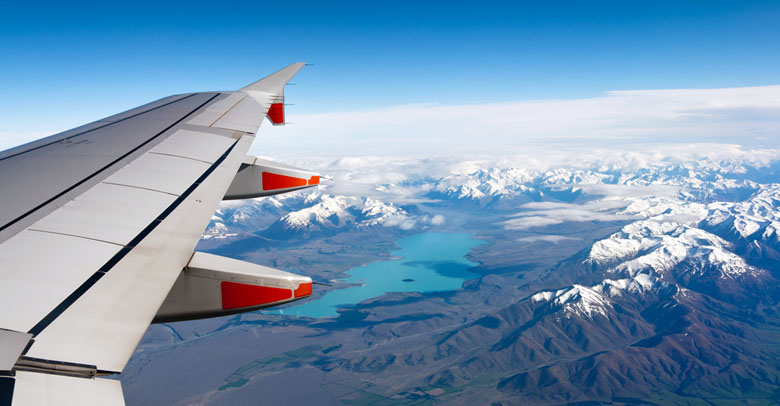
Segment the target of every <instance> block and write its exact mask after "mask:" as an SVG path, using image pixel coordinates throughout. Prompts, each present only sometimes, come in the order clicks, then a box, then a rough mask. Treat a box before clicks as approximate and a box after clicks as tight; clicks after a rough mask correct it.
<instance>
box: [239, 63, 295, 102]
mask: <svg viewBox="0 0 780 406" xmlns="http://www.w3.org/2000/svg"><path fill="white" fill-rule="evenodd" d="M304 66H306V63H305V62H295V63H292V64H290V65H287V66H285V67H284V68H282V69H279V70H278V71H276V72H274V73H272V74H270V75H268V76H266V77H264V78H262V79H260V80H258V81H257V82H254V83H252V84H250V85H248V86H245V87H242V88H241V89H239V91H256V92H267V93H272V94H278V95H280V94H282V93H283V90H284V86H285V85H287V83H288V82H289V81H290V79H292V78H293V76H295V74H297V73H298V71H300V70H301V69H303V67H304Z"/></svg>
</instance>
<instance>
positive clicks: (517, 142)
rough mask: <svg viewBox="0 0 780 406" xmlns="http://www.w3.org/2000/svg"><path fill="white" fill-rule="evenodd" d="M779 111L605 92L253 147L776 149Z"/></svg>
mask: <svg viewBox="0 0 780 406" xmlns="http://www.w3.org/2000/svg"><path fill="white" fill-rule="evenodd" d="M777 109H780V86H761V87H745V88H728V89H678V90H636V91H611V92H606V93H604V94H603V95H601V96H598V97H591V98H581V99H572V100H537V101H519V102H509V103H483V104H463V105H407V106H398V107H393V108H387V109H381V110H375V111H361V112H343V113H328V114H302V115H297V116H296V117H295V122H296V125H294V126H287V127H284V128H271V126H268V127H264V128H263V130H262V136H261V139H262V141H258V143H257V145H256V146H255V148H257V150H258V151H260V150H262V151H263V153H266V154H271V155H279V154H282V155H296V154H297V155H299V156H301V155H306V156H318V155H319V156H323V155H328V156H334V157H335V156H345V155H375V156H396V157H412V156H415V157H419V156H432V155H448V154H460V155H468V154H498V155H508V154H516V153H522V152H524V151H526V150H528V149H535V148H538V147H545V146H550V145H554V146H555V147H557V148H562V149H564V150H566V149H573V150H574V151H576V150H578V149H580V148H582V147H583V146H584V147H588V148H598V147H601V148H605V147H606V148H607V149H613V148H614V147H616V146H631V145H634V144H649V145H647V146H650V147H651V146H652V145H653V144H655V145H657V146H659V145H660V144H669V143H673V144H678V143H684V144H688V143H696V144H699V143H718V144H734V145H741V146H756V147H763V148H778V147H780V137H777V134H778V133H780V115H778V114H776V111H777ZM291 146H294V147H291ZM622 149H623V150H626V149H628V150H630V148H622ZM613 153H615V151H614V150H613ZM629 158H630V157H629ZM537 159H545V157H539V158H537Z"/></svg>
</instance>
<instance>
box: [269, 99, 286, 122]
mask: <svg viewBox="0 0 780 406" xmlns="http://www.w3.org/2000/svg"><path fill="white" fill-rule="evenodd" d="M268 119H269V120H271V122H272V123H274V124H284V103H273V104H271V107H270V108H268Z"/></svg>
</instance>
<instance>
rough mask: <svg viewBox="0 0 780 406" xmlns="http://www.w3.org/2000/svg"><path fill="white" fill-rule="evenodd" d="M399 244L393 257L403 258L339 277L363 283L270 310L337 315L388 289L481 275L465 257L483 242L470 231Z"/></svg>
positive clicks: (443, 286) (442, 284)
mask: <svg viewBox="0 0 780 406" xmlns="http://www.w3.org/2000/svg"><path fill="white" fill-rule="evenodd" d="M397 243H398V245H399V246H400V247H401V248H400V249H398V250H395V251H393V256H394V257H400V258H398V259H395V260H390V261H383V262H373V263H371V264H368V265H366V266H361V267H357V268H353V269H351V270H349V271H347V274H349V275H350V276H349V277H348V278H346V279H341V280H340V282H342V283H360V284H361V285H360V286H355V287H350V288H346V289H337V290H333V291H331V292H328V293H327V294H326V295H325V296H323V297H321V298H319V299H317V300H314V301H311V302H308V303H304V304H301V305H298V306H292V307H288V308H286V309H281V310H276V311H269V312H268V313H276V314H286V315H297V316H308V317H334V316H338V313H337V312H336V309H338V308H340V307H345V306H353V305H355V304H357V303H359V302H361V301H363V300H366V299H370V298H373V297H377V296H382V295H383V294H385V293H388V292H434V291H442V290H454V289H459V288H460V287H461V286H462V285H463V281H465V280H467V279H473V278H476V277H477V276H478V274H476V273H473V272H471V271H470V268H473V267H475V266H477V265H478V264H477V263H475V262H471V261H469V260H467V259H466V258H465V256H466V254H468V253H469V251H470V250H471V249H472V248H474V247H476V246H477V245H480V244H482V243H483V241H480V240H477V239H475V238H474V237H473V236H471V235H470V234H443V233H424V234H417V235H414V236H411V237H407V238H404V239H401V240H398V242H397ZM315 288H316V286H315Z"/></svg>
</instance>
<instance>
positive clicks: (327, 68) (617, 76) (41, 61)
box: [0, 0, 780, 154]
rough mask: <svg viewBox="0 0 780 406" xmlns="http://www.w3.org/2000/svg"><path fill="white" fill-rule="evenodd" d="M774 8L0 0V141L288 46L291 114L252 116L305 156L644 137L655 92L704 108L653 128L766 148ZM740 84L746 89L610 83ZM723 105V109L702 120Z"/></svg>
mask: <svg viewBox="0 0 780 406" xmlns="http://www.w3.org/2000/svg"><path fill="white" fill-rule="evenodd" d="M777 21H780V3H778V2H776V1H717V0H715V1H713V0H709V1H651V2H627V1H592V2H584V1H545V2H539V1H533V2H525V1H511V2H502V1H480V2H474V1H469V2H466V1H446V2H439V1H430V2H422V1H393V2H371V1H278V2H267V1H239V2H231V1H223V2H218V3H217V2H213V1H212V2H200V1H186V2H183V1H170V2H147V1H135V2H56V3H46V2H3V3H2V4H0V49H2V51H3V63H0V92H1V93H2V95H3V96H4V97H3V98H2V101H0V147H3V148H5V147H9V146H12V145H15V144H16V143H18V142H21V141H24V140H28V139H30V138H37V137H40V136H44V135H48V134H51V133H54V132H58V131H63V130H66V129H68V128H72V127H75V126H77V125H80V124H83V123H85V122H89V121H93V120H96V119H99V118H101V117H105V116H108V115H111V114H114V113H116V112H119V111H122V110H125V109H129V108H132V107H135V106H138V105H140V104H144V103H146V102H149V101H152V100H155V99H158V98H161V97H164V96H167V95H170V94H175V93H182V92H190V91H200V90H233V89H237V88H240V87H242V86H244V85H246V84H248V83H250V82H252V81H254V80H256V79H258V78H259V77H262V76H264V75H266V74H268V73H270V72H272V71H275V70H277V69H279V68H281V67H283V66H285V65H287V64H289V63H292V62H296V61H303V62H308V63H312V64H313V66H308V67H306V68H305V69H304V70H303V71H302V72H301V73H300V74H299V76H298V77H296V78H295V79H294V81H293V83H294V86H290V87H288V89H287V91H286V94H287V100H288V102H289V103H292V104H294V105H293V106H290V107H289V109H288V116H289V118H290V120H291V121H293V122H295V123H296V124H295V125H293V126H287V127H285V128H284V129H283V130H281V129H277V128H274V129H272V130H268V127H270V126H264V129H263V130H264V131H268V133H269V145H271V144H273V145H274V147H272V148H271V147H269V148H267V149H266V150H264V151H265V152H269V153H284V150H285V147H284V143H285V140H288V139H290V138H291V137H292V135H294V137H295V138H294V139H296V140H301V138H302V137H303V139H304V140H309V141H312V142H311V145H316V148H317V149H312V150H310V151H307V153H310V154H316V153H317V152H318V151H320V150H322V149H323V148H325V149H328V146H329V140H330V139H334V138H338V139H339V140H340V141H339V142H341V144H338V145H337V148H330V149H329V151H328V152H334V151H335V152H337V153H340V152H341V149H342V148H346V147H348V146H352V147H354V146H355V145H360V148H352V150H351V151H349V152H350V153H353V154H372V153H380V152H387V153H389V152H392V153H402V152H403V151H404V148H401V147H399V146H398V145H393V142H392V138H393V137H394V136H403V137H405V138H406V139H408V140H409V141H414V140H416V139H423V140H424V141H425V143H426V145H427V147H426V148H425V149H421V151H422V152H425V153H433V152H436V151H442V150H443V149H442V148H443V147H444V146H446V145H448V144H453V145H454V146H455V147H457V148H456V149H458V150H459V151H460V150H464V151H470V150H474V148H475V146H479V147H482V150H485V151H484V152H488V153H489V152H490V151H489V148H487V146H490V145H493V146H494V147H495V148H503V147H505V146H507V145H510V144H512V145H515V144H517V143H522V142H524V141H525V140H526V139H525V138H522V137H521V135H528V134H530V137H531V138H532V139H533V140H535V141H538V140H540V139H547V138H550V137H551V138H554V139H557V140H563V139H567V138H569V137H572V138H579V139H582V138H583V137H589V136H595V135H594V134H596V133H598V135H599V136H600V137H602V138H604V137H606V138H604V139H615V138H616V137H618V138H626V137H625V136H624V135H621V134H620V133H619V132H620V131H622V130H625V132H626V133H630V134H633V135H632V136H631V137H629V138H631V139H632V140H633V141H636V142H639V141H642V137H646V138H648V140H649V141H652V136H653V132H652V131H648V130H652V128H653V127H654V126H657V123H656V122H650V123H648V121H647V120H648V119H651V120H652V118H653V115H652V114H651V113H652V112H653V111H654V109H655V108H656V107H658V108H660V109H661V110H663V111H664V112H666V113H669V114H672V115H674V114H677V115H678V116H677V118H678V119H679V118H680V117H679V114H682V115H683V116H685V115H686V114H687V115H690V114H691V113H690V111H696V112H697V113H696V114H694V116H695V117H694V119H693V121H696V123H700V124H701V125H699V126H696V125H693V126H692V125H691V123H685V124H686V125H683V126H679V125H677V124H678V123H672V124H674V125H672V124H669V122H668V117H666V119H667V120H666V121H664V123H665V124H664V125H665V126H666V127H665V128H666V129H665V130H664V131H665V132H664V133H663V135H662V137H661V138H664V139H670V140H671V139H672V138H675V137H682V138H683V139H684V140H686V142H687V141H691V142H700V141H707V140H706V139H704V138H706V131H709V130H710V129H713V128H715V129H719V130H720V133H718V134H715V138H716V140H715V141H716V142H734V140H733V139H732V138H733V137H742V135H740V134H748V135H747V137H748V138H750V137H752V138H750V140H749V141H747V142H744V143H745V144H748V145H758V146H766V145H764V144H766V143H767V141H766V140H767V139H768V140H770V141H771V140H773V139H774V138H780V137H777V135H778V134H777V133H776V132H775V131H776V130H777V128H778V127H780V126H778V120H777V119H776V118H774V116H775V115H776V114H775V111H776V110H775V109H777V107H778V105H777V104H778V103H776V102H777V97H778V93H780V91H778V88H776V87H772V85H780V69H778V67H780V47H777V43H778V40H780V24H777ZM741 87H752V88H754V89H755V91H753V92H748V93H745V92H743V91H739V90H736V93H728V92H727V91H715V92H714V93H713V94H711V95H707V94H705V95H701V94H699V93H697V92H695V91H693V92H688V93H684V94H683V93H680V92H676V93H675V92H667V93H658V92H656V93H652V92H650V93H636V92H635V93H626V92H623V93H621V92H615V91H629V90H630V91H637V90H646V91H647V90H650V91H659V90H664V89H729V88H741ZM724 92H725V93H724ZM637 95H639V96H637ZM735 95H736V96H739V97H742V99H739V100H737V101H736V102H734V101H735V100H734V97H736V96H735ZM640 96H645V97H640ZM710 96H712V97H713V98H714V99H713V98H711V97H710ZM754 96H756V97H758V99H760V100H762V103H763V104H761V103H756V102H754V101H753V100H752V98H753V97H754ZM713 100H714V101H713ZM632 103H634V104H632ZM692 103H693V104H692ZM695 103H699V104H698V105H697V104H695ZM722 103H726V104H729V108H731V110H729V111H728V112H724V111H720V110H719V111H718V112H716V113H717V114H714V115H715V116H717V117H718V119H717V120H715V121H712V120H709V121H707V117H710V116H712V110H711V109H712V108H716V109H717V108H720V107H721V105H722ZM539 104H541V105H542V106H541V108H542V110H539V109H540V106H539ZM616 106H618V107H616ZM620 106H622V107H620ZM600 109H612V110H606V114H605V111H604V110H600ZM708 109H710V110H708ZM497 111H498V113H497ZM613 111H614V112H616V115H615V116H614V117H612V116H611V115H610V112H613ZM633 111H638V113H637V114H635V115H632V113H631V112H633ZM556 112H559V113H560V114H557V115H556ZM499 113H500V114H499ZM590 113H593V115H594V116H593V117H591V116H588V114H590ZM726 113H727V114H726ZM708 114H709V115H710V116H708ZM518 115H525V116H523V117H524V118H523V119H517V116H518ZM528 115H530V116H528ZM605 115H606V116H608V117H606V118H605ZM513 116H514V118H513ZM726 116H728V119H727V118H724V117H726ZM686 117H687V116H686ZM429 118H430V120H429ZM571 118H574V119H575V120H573V121H572V120H570V119H571ZM754 118H755V119H756V121H757V122H758V124H755V123H754V122H753V119H754ZM475 119H476V120H475ZM528 120H531V121H535V123H531V124H528V122H527V121H528ZM605 120H606V121H607V122H609V123H611V124H609V125H606V126H605V125H604V124H603V123H604V122H605ZM724 120H726V121H727V123H725V124H724ZM496 121H499V122H500V125H499V126H494V125H493V123H496ZM562 121H568V122H570V123H580V124H581V123H583V122H586V123H593V122H594V121H599V122H601V124H598V125H584V126H583V125H568V126H565V125H564V126H560V125H559V124H560V122H562ZM689 121H690V120H689ZM371 123H379V124H374V125H373V126H372V125H370V124H371ZM458 123H469V125H467V126H466V127H467V129H468V132H466V131H465V130H463V126H460V125H456V124H458ZM352 124H354V125H352ZM295 126H298V128H293V129H290V127H295ZM546 126H547V127H550V126H552V127H556V128H555V129H553V130H550V129H549V128H546ZM558 127H560V128H558ZM583 127H584V129H582V130H580V129H581V128H583ZM607 127H608V128H607ZM669 127H674V129H671V130H670V129H669ZM732 129H733V130H734V131H733V132H734V134H730V133H727V131H731V130H732ZM281 131H287V133H286V134H287V135H284V134H285V133H282V132H281ZM453 131H456V132H457V138H456V139H454V140H453V137H452V136H451V137H446V134H452V132H453ZM458 131H459V132H458ZM432 132H434V133H438V134H439V135H438V136H431V135H430V134H431V133H432ZM603 133H607V135H606V136H604V135H603ZM736 133H739V134H736ZM377 134H378V135H377ZM486 134H488V135H486ZM494 134H499V137H498V138H495V139H493V138H490V137H491V136H492V135H494ZM375 135H376V137H377V139H378V140H376V142H374V141H375V140H374V138H373V137H374V136H375ZM515 136H517V137H520V138H519V139H512V140H509V138H512V137H515ZM307 137H309V138H307ZM480 137H488V138H487V139H488V141H489V142H486V141H485V138H480ZM380 138H381V139H380ZM480 139H481V141H480ZM741 140H742V138H740V139H739V140H737V142H738V143H742V142H743V141H741ZM770 144H771V142H770ZM389 145H390V146H394V148H390V149H388V146H389ZM331 146H333V145H332V143H331ZM769 146H773V145H769ZM312 148H314V147H312ZM405 148H407V150H408V145H407V146H406V147H405ZM287 149H289V147H287ZM261 152H263V151H261ZM479 152H483V151H479Z"/></svg>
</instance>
